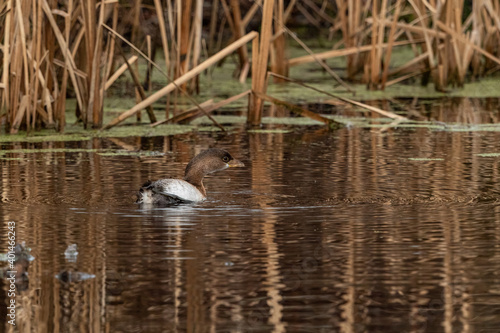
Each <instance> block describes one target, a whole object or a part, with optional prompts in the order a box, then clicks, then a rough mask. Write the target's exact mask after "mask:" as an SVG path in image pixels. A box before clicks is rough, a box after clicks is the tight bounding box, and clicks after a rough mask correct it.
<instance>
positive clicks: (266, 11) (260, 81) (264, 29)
mask: <svg viewBox="0 0 500 333" xmlns="http://www.w3.org/2000/svg"><path fill="white" fill-rule="evenodd" d="M263 7H264V8H263V13H262V25H261V32H260V41H259V53H258V58H257V59H256V60H257V61H255V60H254V63H253V64H252V66H256V67H257V68H256V70H255V72H254V74H255V76H254V77H252V81H254V80H255V85H254V84H253V82H252V92H253V94H252V103H251V105H250V108H249V110H248V116H247V122H248V123H249V124H250V125H254V126H256V125H259V124H260V123H261V118H262V109H263V106H264V103H263V100H262V97H261V96H259V94H263V93H264V92H265V91H266V78H267V76H266V72H267V61H268V57H269V49H270V47H269V46H270V42H271V37H272V33H273V32H272V23H273V10H274V0H264V6H263Z"/></svg>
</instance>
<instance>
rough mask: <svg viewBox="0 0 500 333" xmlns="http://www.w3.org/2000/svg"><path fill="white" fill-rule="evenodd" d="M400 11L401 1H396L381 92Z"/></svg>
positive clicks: (385, 80)
mask: <svg viewBox="0 0 500 333" xmlns="http://www.w3.org/2000/svg"><path fill="white" fill-rule="evenodd" d="M400 11H401V0H397V1H396V5H395V6H394V17H393V18H392V24H391V30H390V32H389V37H388V46H387V50H386V52H385V58H384V69H383V72H382V79H381V82H380V87H381V89H382V90H384V89H385V86H386V83H387V77H388V76H389V64H390V62H391V56H392V48H393V46H394V41H395V38H394V36H395V34H396V24H397V22H398V19H399V13H400ZM381 26H382V25H381ZM381 48H382V45H380V49H381ZM381 51H382V50H381Z"/></svg>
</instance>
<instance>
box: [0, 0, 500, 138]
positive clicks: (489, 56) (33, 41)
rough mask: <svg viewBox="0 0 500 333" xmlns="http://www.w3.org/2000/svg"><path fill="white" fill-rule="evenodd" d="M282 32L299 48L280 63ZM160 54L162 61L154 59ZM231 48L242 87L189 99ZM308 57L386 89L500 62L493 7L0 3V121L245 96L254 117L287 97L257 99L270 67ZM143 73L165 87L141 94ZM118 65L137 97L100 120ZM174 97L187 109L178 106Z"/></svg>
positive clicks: (171, 109) (28, 124) (458, 3)
mask: <svg viewBox="0 0 500 333" xmlns="http://www.w3.org/2000/svg"><path fill="white" fill-rule="evenodd" d="M291 25H293V26H294V27H299V26H309V27H313V28H310V29H316V31H317V32H319V33H324V32H325V31H329V33H330V37H331V39H332V43H331V44H332V49H331V50H330V51H327V52H322V53H316V54H315V53H313V51H311V50H310V49H309V48H308V47H307V42H304V41H302V40H301V39H300V38H299V37H298V36H297V35H296V34H294V33H293V32H292V31H294V29H293V28H291ZM252 30H258V31H259V33H257V32H252ZM290 38H293V39H294V40H295V41H296V42H297V43H298V44H299V45H301V46H302V47H303V48H304V49H305V50H306V51H307V53H308V55H307V56H302V57H299V58H292V59H288V58H287V55H288V52H287V45H288V42H287V40H288V39H290ZM398 47H407V48H411V49H412V50H413V53H414V58H413V59H411V60H409V61H408V62H407V63H406V64H403V65H401V66H399V67H392V66H391V58H392V57H393V54H394V52H393V50H394V49H395V48H398ZM159 52H161V53H163V59H164V63H162V64H161V65H159V64H158V63H156V62H155V59H156V58H155V55H156V54H157V53H159ZM232 53H235V55H236V59H237V71H236V72H235V77H234V80H235V84H236V85H237V84H238V83H237V82H238V81H239V82H245V81H247V80H251V87H252V91H251V92H250V93H248V92H243V93H241V94H236V95H235V96H233V97H229V98H226V99H225V100H224V101H222V102H219V103H214V102H209V101H207V102H203V103H198V102H196V101H195V99H194V98H193V97H192V95H193V94H195V93H197V92H199V89H200V88H199V84H198V83H199V79H198V78H199V75H200V74H202V73H203V71H205V70H207V69H208V68H209V67H211V66H214V65H217V64H219V65H220V64H222V62H223V60H224V58H225V57H227V56H229V55H231V54H232ZM335 57H343V58H345V64H346V68H345V71H341V72H336V71H334V70H332V69H331V68H330V67H329V66H328V62H327V61H328V60H329V59H332V58H335ZM139 62H142V63H147V64H148V66H147V71H146V72H145V73H139V72H138V68H139V67H138V66H137V64H138V63H139ZM307 62H316V63H318V66H321V67H322V68H323V69H324V70H325V71H327V72H328V73H329V74H330V75H331V76H332V79H334V80H336V81H338V82H340V83H341V84H342V85H343V86H344V87H345V88H346V89H349V83H353V82H354V83H355V82H361V83H363V84H366V85H367V87H368V88H369V89H384V88H385V87H387V86H389V85H392V84H397V83H399V82H401V81H404V80H407V79H409V78H412V77H415V76H420V77H421V83H422V84H428V83H430V82H432V83H433V84H434V86H435V88H436V90H439V91H446V90H447V89H448V88H449V87H450V86H458V87H461V86H463V85H464V83H465V82H466V81H467V80H469V79H475V78H478V77H481V76H484V75H490V74H492V73H495V72H496V71H498V69H499V68H500V3H499V2H498V1H491V0H478V1H473V2H466V1H463V0H447V1H446V2H441V1H436V0H408V1H403V0H369V1H362V0H348V1H341V0H336V1H326V0H289V1H285V0H255V1H250V0H247V1H234V0H212V1H203V0H183V1H181V0H163V1H161V0H149V1H146V0H142V1H131V0H129V1H120V2H119V1H118V0H107V1H98V0H89V1H82V0H67V1H64V2H62V1H55V0H40V1H28V0H5V1H2V2H1V3H0V66H1V68H0V124H2V126H3V127H4V128H5V129H6V132H8V133H13V134H14V133H17V132H18V131H19V130H20V129H22V130H26V131H27V132H28V133H30V132H32V131H34V130H36V129H40V128H55V129H57V130H58V131H61V132H62V131H64V128H65V124H66V118H65V115H66V112H67V111H73V110H67V99H68V98H72V99H75V100H76V105H77V107H76V110H74V112H76V114H77V117H78V120H79V121H80V122H81V123H82V125H83V126H84V127H85V128H104V129H105V128H109V127H112V126H115V125H117V124H118V123H120V122H121V121H123V120H124V119H126V118H127V117H130V116H133V115H140V113H141V111H142V110H145V111H146V112H147V114H148V117H149V120H150V122H151V123H153V124H156V125H157V124H160V123H164V122H176V121H187V120H190V119H193V118H194V117H196V116H199V115H208V116H209V117H210V113H211V112H213V111H215V110H216V109H217V108H218V107H220V106H221V105H226V104H227V103H230V102H232V101H234V100H236V99H238V98H241V97H243V96H247V95H248V94H250V97H249V109H248V122H249V124H251V125H258V124H260V121H261V116H262V107H263V104H264V101H267V102H276V103H280V104H281V105H284V104H287V102H284V101H280V100H278V99H276V98H274V97H272V96H268V95H267V93H266V90H267V89H266V87H267V84H268V78H269V77H270V76H269V75H268V74H269V72H268V70H269V69H270V70H271V72H273V75H272V76H271V77H272V78H273V80H274V81H275V82H285V81H287V80H286V77H287V76H288V70H289V68H290V67H292V66H300V65H301V64H304V63H307ZM153 71H158V72H159V73H161V75H163V76H164V77H165V78H166V79H167V81H168V82H169V83H168V84H167V85H166V86H165V87H163V88H159V89H158V88H156V89H157V90H156V91H152V92H148V91H150V90H151V89H152V87H153V85H152V84H151V77H152V72H153ZM125 72H128V73H129V77H130V78H131V81H132V82H133V84H134V87H135V90H136V105H135V106H134V107H133V108H132V109H130V110H125V111H124V112H123V113H122V114H121V115H120V116H118V117H116V118H115V119H114V120H112V121H110V122H108V123H107V124H104V107H103V105H104V100H105V98H106V97H107V96H108V95H109V94H110V92H109V91H110V90H109V88H110V87H111V86H112V85H113V84H116V80H117V79H118V78H119V77H120V76H121V75H125ZM345 80H346V81H347V82H348V83H345V82H344V81H345ZM179 94H182V95H184V96H186V97H187V98H188V99H189V100H191V101H192V104H193V105H195V107H194V108H193V109H189V110H187V111H185V112H182V111H181V110H179V109H178V107H177V101H178V99H179ZM164 97H166V98H165V99H164V100H165V117H164V118H163V119H157V117H156V116H155V114H154V112H153V110H152V103H154V102H156V101H158V100H159V99H160V98H164ZM290 107H291V106H290ZM291 108H293V107H291ZM303 115H310V114H309V113H308V112H303ZM310 116H312V117H316V116H313V115H310ZM316 118H317V117H316ZM211 119H213V118H211ZM214 124H215V125H216V126H219V127H221V128H222V126H220V125H219V124H217V123H216V122H215V120H214Z"/></svg>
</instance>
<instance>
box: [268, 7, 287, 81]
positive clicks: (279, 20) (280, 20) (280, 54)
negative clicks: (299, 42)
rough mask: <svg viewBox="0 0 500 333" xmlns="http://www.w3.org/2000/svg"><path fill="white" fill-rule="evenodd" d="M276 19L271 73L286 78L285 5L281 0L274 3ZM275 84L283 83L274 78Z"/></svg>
mask: <svg viewBox="0 0 500 333" xmlns="http://www.w3.org/2000/svg"><path fill="white" fill-rule="evenodd" d="M275 11H276V15H275V16H276V18H275V20H274V31H275V32H276V34H275V36H276V35H277V36H276V37H275V38H274V41H273V44H272V52H271V71H273V72H274V73H278V74H281V75H284V76H288V66H287V63H288V59H287V58H286V53H285V50H286V40H285V35H284V34H283V29H282V28H281V27H282V26H285V21H284V16H285V4H284V1H283V0H277V1H276V10H275ZM274 80H275V82H283V81H282V80H281V79H279V78H274Z"/></svg>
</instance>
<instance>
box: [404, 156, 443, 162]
mask: <svg viewBox="0 0 500 333" xmlns="http://www.w3.org/2000/svg"><path fill="white" fill-rule="evenodd" d="M408 160H410V161H444V158H431V157H409V158H408Z"/></svg>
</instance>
